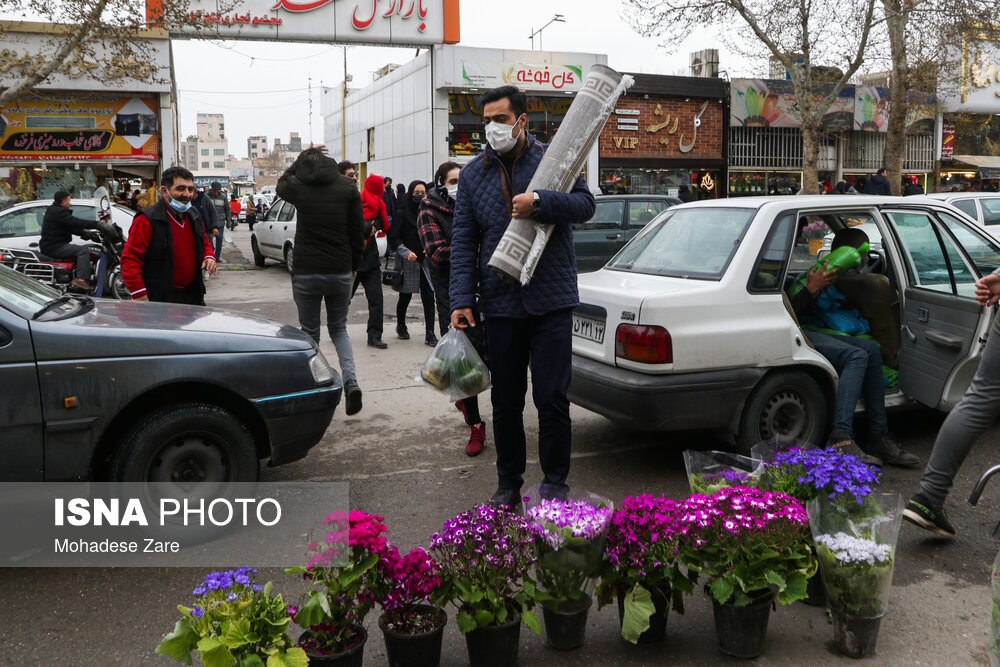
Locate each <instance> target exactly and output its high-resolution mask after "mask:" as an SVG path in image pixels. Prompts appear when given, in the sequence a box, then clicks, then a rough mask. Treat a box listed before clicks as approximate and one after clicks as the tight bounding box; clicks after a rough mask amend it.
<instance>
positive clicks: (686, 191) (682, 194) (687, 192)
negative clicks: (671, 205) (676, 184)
mask: <svg viewBox="0 0 1000 667" xmlns="http://www.w3.org/2000/svg"><path fill="white" fill-rule="evenodd" d="M677 198H678V199H680V200H681V201H682V202H684V203H685V204H686V203H688V202H689V201H694V193H693V192H691V186H690V185H682V186H681V187H680V188H679V190H678V192H677Z"/></svg>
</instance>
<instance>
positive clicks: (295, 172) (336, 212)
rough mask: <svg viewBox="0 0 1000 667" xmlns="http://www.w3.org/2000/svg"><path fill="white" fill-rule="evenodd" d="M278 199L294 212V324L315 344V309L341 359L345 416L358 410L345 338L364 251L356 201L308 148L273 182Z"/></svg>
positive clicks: (332, 167) (327, 162)
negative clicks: (322, 316) (323, 311)
mask: <svg viewBox="0 0 1000 667" xmlns="http://www.w3.org/2000/svg"><path fill="white" fill-rule="evenodd" d="M277 193H278V196H279V197H281V198H282V199H284V200H285V201H287V202H288V203H290V204H292V205H293V206H295V208H296V216H297V220H298V222H297V226H296V228H295V262H294V264H293V265H292V297H293V298H294V299H295V306H296V308H297V309H298V311H299V325H300V326H301V327H302V331H304V332H305V333H307V334H309V336H311V337H312V339H313V340H314V341H316V343H317V344H319V332H320V308H321V304H322V303H323V302H324V301H325V302H326V322H327V328H328V330H329V332H330V338H331V339H333V345H334V347H335V348H336V349H337V357H338V358H339V359H340V374H341V375H342V376H343V378H344V394H345V396H346V412H347V414H349V415H353V414H356V413H357V412H359V411H360V410H361V387H360V386H359V385H358V378H357V371H356V369H355V366H354V349H353V348H352V347H351V339H350V338H349V337H348V335H347V310H348V307H349V306H350V303H351V285H352V283H353V282H354V276H355V275H357V273H358V267H359V265H360V264H361V253H362V250H363V249H364V220H363V218H362V215H361V197H360V195H359V194H358V190H357V188H355V187H354V183H353V182H352V181H351V180H349V179H348V178H345V177H344V176H342V175H341V174H340V172H339V171H338V169H337V163H336V162H335V161H334V160H333V159H332V158H330V157H327V155H326V151H325V150H323V149H322V148H313V147H310V148H307V149H306V150H304V151H302V153H300V154H299V157H298V158H296V160H295V162H293V163H292V166H290V167H289V168H288V170H287V171H285V173H284V174H282V175H281V178H279V179H278V187H277Z"/></svg>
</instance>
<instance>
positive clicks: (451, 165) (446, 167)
mask: <svg viewBox="0 0 1000 667" xmlns="http://www.w3.org/2000/svg"><path fill="white" fill-rule="evenodd" d="M461 168H462V165H460V164H459V163H457V162H443V163H442V164H441V166H440V167H438V169H437V171H436V172H434V184H435V185H444V179H446V178H448V172H450V171H451V170H452V169H461Z"/></svg>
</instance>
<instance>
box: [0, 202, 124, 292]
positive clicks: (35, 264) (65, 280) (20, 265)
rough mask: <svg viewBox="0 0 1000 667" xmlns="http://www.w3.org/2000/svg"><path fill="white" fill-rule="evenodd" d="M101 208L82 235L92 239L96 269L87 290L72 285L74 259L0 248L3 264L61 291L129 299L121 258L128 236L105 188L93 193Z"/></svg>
mask: <svg viewBox="0 0 1000 667" xmlns="http://www.w3.org/2000/svg"><path fill="white" fill-rule="evenodd" d="M94 200H95V203H96V205H97V210H98V216H97V218H98V222H97V229H96V230H87V231H84V232H82V233H81V234H80V235H79V236H80V237H81V238H83V239H84V240H86V241H90V242H91V244H90V245H88V247H89V248H90V260H91V261H90V265H91V267H92V270H93V273H92V274H91V275H90V276H89V278H88V281H89V282H90V283H91V284H92V285H94V287H93V289H90V290H86V289H81V288H79V287H77V286H76V285H73V284H72V282H73V278H74V275H73V273H74V268H75V266H76V261H75V260H74V259H60V258H56V257H48V256H46V255H43V254H42V253H41V252H38V251H36V250H15V249H4V248H0V264H4V265H5V266H9V267H10V268H12V269H14V270H15V271H20V272H21V273H23V274H24V275H26V276H28V277H29V278H34V279H35V280H37V281H39V282H41V283H45V284H46V285H49V286H50V287H53V288H55V289H57V290H59V291H60V292H64V293H65V292H71V293H75V294H89V295H90V296H96V297H108V298H112V299H123V300H128V299H131V298H132V295H131V294H130V293H129V290H128V287H126V285H125V279H124V278H123V277H122V268H121V259H122V251H123V250H124V249H125V236H124V234H122V230H121V228H120V227H119V226H118V225H115V224H113V223H112V222H111V200H110V198H109V197H108V192H107V190H106V189H105V188H103V187H102V188H98V189H97V191H96V192H95V193H94Z"/></svg>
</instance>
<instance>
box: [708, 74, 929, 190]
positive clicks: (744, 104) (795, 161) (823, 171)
mask: <svg viewBox="0 0 1000 667" xmlns="http://www.w3.org/2000/svg"><path fill="white" fill-rule="evenodd" d="M830 85H831V84H823V85H822V86H821V87H820V91H821V92H822V90H823V87H825V86H830ZM889 102H890V99H889V90H888V89H886V88H879V87H875V86H845V87H844V88H843V89H842V90H841V91H840V93H839V95H838V97H837V99H836V100H835V101H834V103H833V104H832V105H831V106H830V108H829V109H828V110H827V112H826V114H825V115H824V116H823V120H822V128H823V131H824V135H823V136H822V137H821V138H820V140H819V145H818V146H817V155H816V164H817V171H818V173H817V178H818V180H819V185H820V189H821V190H829V189H831V188H832V187H833V185H835V184H836V183H837V182H838V181H841V180H843V181H846V182H847V183H848V184H849V185H854V184H856V183H858V184H859V185H860V183H859V180H860V179H862V178H864V179H865V180H867V179H868V178H869V177H870V176H871V175H872V174H874V173H875V172H877V171H878V170H879V169H880V168H881V167H882V166H884V165H883V161H884V154H885V137H886V134H885V133H886V129H887V126H888V110H889ZM906 102H907V105H906V106H907V118H906V145H905V147H904V154H903V173H904V175H905V176H906V177H907V178H909V179H913V178H915V179H916V180H917V182H918V183H919V184H920V185H921V186H922V187H924V188H926V187H927V184H928V183H929V182H930V181H931V177H932V175H933V170H934V161H935V150H934V130H935V108H936V104H937V100H936V98H935V96H934V95H931V94H927V93H920V92H917V91H908V92H907V95H906ZM729 120H730V128H729V182H728V191H729V196H731V197H739V196H753V195H764V194H769V195H794V194H796V193H798V192H799V191H800V190H801V189H802V187H803V181H802V178H803V169H802V165H803V157H804V147H803V142H802V131H801V127H802V123H801V121H800V119H799V118H798V116H797V111H796V104H795V95H794V92H793V91H792V87H791V83H790V82H788V81H785V80H775V79H734V80H733V82H732V85H731V88H730V116H729Z"/></svg>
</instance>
